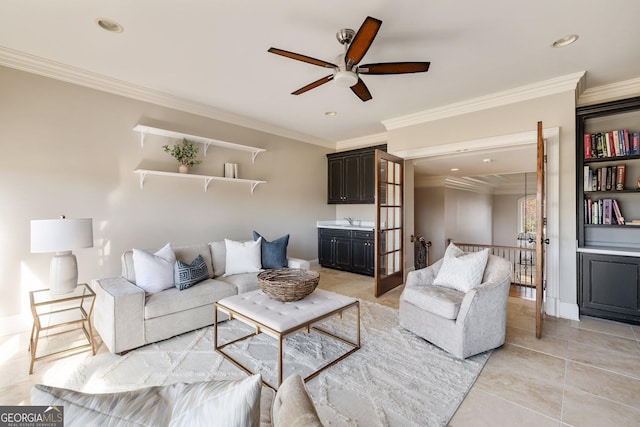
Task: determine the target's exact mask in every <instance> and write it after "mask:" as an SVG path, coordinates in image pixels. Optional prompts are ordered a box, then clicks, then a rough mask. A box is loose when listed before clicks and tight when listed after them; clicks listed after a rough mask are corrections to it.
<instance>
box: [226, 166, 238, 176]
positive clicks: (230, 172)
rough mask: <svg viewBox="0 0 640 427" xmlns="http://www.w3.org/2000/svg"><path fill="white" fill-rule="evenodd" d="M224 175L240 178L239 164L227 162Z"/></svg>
mask: <svg viewBox="0 0 640 427" xmlns="http://www.w3.org/2000/svg"><path fill="white" fill-rule="evenodd" d="M224 177H225V178H238V164H237V163H225V164H224Z"/></svg>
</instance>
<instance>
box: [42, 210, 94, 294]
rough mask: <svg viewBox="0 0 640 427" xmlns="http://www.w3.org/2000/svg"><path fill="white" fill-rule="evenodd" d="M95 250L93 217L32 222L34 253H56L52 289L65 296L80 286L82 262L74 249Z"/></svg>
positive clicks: (50, 281)
mask: <svg viewBox="0 0 640 427" xmlns="http://www.w3.org/2000/svg"><path fill="white" fill-rule="evenodd" d="M91 247H93V220H92V219H91V218H77V219H69V218H65V216H64V215H62V216H61V217H60V219H35V220H32V221H31V252H32V253H42V252H55V255H54V256H53V257H52V258H51V269H50V272H49V288H50V290H51V293H53V294H65V293H67V292H71V291H73V290H74V289H75V288H76V286H77V285H78V263H77V261H76V256H75V255H74V254H73V253H71V251H72V250H74V249H80V248H91Z"/></svg>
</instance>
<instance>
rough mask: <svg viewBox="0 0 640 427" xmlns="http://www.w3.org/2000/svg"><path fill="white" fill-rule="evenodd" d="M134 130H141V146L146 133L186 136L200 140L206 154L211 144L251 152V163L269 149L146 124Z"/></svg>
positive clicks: (173, 136) (172, 136) (189, 138)
mask: <svg viewBox="0 0 640 427" xmlns="http://www.w3.org/2000/svg"><path fill="white" fill-rule="evenodd" d="M133 130H134V131H136V132H140V146H141V147H144V137H145V135H146V134H152V135H159V136H166V137H167V138H175V139H182V138H186V139H188V140H189V141H192V142H199V143H201V144H202V145H203V147H204V155H205V156H206V155H207V149H208V148H209V146H210V145H215V146H218V147H225V148H230V149H232V150H240V151H248V152H250V153H251V163H254V162H255V160H256V156H257V155H258V154H259V153H262V152H263V151H267V150H265V149H264V148H256V147H250V146H248V145H241V144H234V143H233V142H226V141H220V140H217V139H213V138H207V137H204V136H197V135H189V134H188V133H182V132H175V131H172V130H167V129H160V128H154V127H151V126H145V125H136V127H134V128H133Z"/></svg>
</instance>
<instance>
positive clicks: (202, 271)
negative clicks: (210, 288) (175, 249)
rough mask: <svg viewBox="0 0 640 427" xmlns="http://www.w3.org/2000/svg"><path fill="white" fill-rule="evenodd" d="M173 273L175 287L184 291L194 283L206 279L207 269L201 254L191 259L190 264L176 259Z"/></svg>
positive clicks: (207, 275) (207, 276)
mask: <svg viewBox="0 0 640 427" xmlns="http://www.w3.org/2000/svg"><path fill="white" fill-rule="evenodd" d="M173 275H174V282H175V285H176V288H178V289H179V290H181V291H184V290H185V289H187V288H190V287H191V286H193V285H195V284H196V283H198V282H202V281H203V280H205V279H208V278H209V269H208V268H207V264H206V263H205V262H204V259H203V258H202V255H198V256H197V257H196V259H194V260H193V261H191V264H185V263H184V262H182V261H179V260H176V265H175V267H174V268H173Z"/></svg>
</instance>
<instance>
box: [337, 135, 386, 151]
mask: <svg viewBox="0 0 640 427" xmlns="http://www.w3.org/2000/svg"><path fill="white" fill-rule="evenodd" d="M386 142H387V132H381V133H376V134H373V135H367V136H362V137H358V138H352V139H343V140H342V141H338V142H337V143H336V150H338V151H340V150H350V149H353V148H361V147H370V146H372V145H380V144H386Z"/></svg>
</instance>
